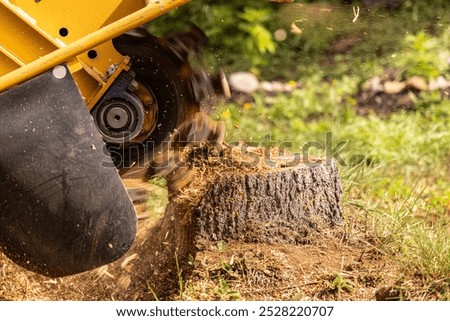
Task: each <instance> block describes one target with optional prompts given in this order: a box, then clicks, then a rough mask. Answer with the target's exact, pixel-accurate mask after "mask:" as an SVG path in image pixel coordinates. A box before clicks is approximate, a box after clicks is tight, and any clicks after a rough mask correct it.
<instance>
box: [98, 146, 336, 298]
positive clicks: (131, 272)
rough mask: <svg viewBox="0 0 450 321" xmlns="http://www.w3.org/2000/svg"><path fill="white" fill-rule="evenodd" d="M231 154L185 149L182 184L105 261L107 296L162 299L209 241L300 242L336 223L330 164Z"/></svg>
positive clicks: (332, 172) (231, 152) (176, 284)
mask: <svg viewBox="0 0 450 321" xmlns="http://www.w3.org/2000/svg"><path fill="white" fill-rule="evenodd" d="M202 153H203V152H201V153H199V154H202ZM233 153H234V151H233V150H231V151H230V153H228V155H222V156H219V157H209V156H208V157H207V159H206V160H205V159H202V160H201V161H199V160H198V159H197V160H195V159H196V157H197V156H198V155H197V154H196V155H194V157H192V155H191V158H190V162H188V163H189V166H190V168H194V171H187V172H189V181H190V183H189V184H188V185H187V186H186V187H185V188H183V189H181V190H180V191H176V192H172V193H171V194H170V203H169V205H168V206H167V208H166V211H165V214H164V216H163V217H162V218H161V219H160V220H159V221H157V222H153V223H146V222H141V226H140V227H139V234H138V238H137V240H136V242H135V245H134V246H133V247H132V249H131V250H130V252H129V254H128V255H127V256H126V257H125V258H124V259H122V260H120V261H119V262H116V263H114V264H111V265H110V266H109V267H108V271H107V274H108V275H112V276H113V277H114V279H111V281H110V285H107V284H106V288H107V289H106V290H107V291H109V293H110V296H111V297H112V298H114V299H117V300H141V299H144V300H152V299H155V298H159V299H161V298H167V297H168V296H169V295H170V294H172V293H173V292H174V290H177V289H179V285H180V283H179V282H180V280H181V277H182V275H183V274H185V273H189V267H190V265H189V264H188V263H189V260H190V259H192V258H193V257H194V256H195V253H196V251H198V250H199V249H201V248H203V247H205V246H208V244H211V243H210V242H217V241H220V240H224V241H228V240H240V241H243V242H260V243H261V242H264V243H291V244H301V243H304V242H306V241H307V239H308V237H309V236H310V234H311V233H313V232H317V231H320V230H321V229H322V228H324V227H329V226H335V225H339V224H341V222H342V209H341V205H340V197H341V193H342V190H341V184H340V179H339V175H338V170H337V167H336V165H335V164H334V163H333V162H328V163H327V162H325V161H320V160H316V161H315V162H314V164H310V166H308V165H306V164H303V163H300V164H295V165H293V166H292V165H291V164H289V163H292V161H293V159H291V158H289V159H290V160H289V161H288V162H286V161H285V159H284V158H283V161H281V162H279V161H276V162H272V160H271V166H267V165H265V160H264V159H262V160H260V161H259V162H258V164H255V163H254V162H253V163H251V164H252V166H248V165H249V164H250V163H248V162H245V161H242V159H241V158H240V157H238V158H237V159H236V157H234V156H233ZM225 154H227V153H225ZM203 156H204V153H203ZM203 156H202V157H203ZM197 158H198V157H197ZM193 159H194V161H193ZM275 160H276V158H275ZM273 164H276V165H275V166H274V165H273ZM97 277H98V276H97Z"/></svg>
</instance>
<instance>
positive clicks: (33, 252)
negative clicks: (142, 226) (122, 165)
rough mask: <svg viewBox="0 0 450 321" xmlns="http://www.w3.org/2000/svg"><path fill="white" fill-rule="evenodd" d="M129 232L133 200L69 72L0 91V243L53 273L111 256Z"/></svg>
mask: <svg viewBox="0 0 450 321" xmlns="http://www.w3.org/2000/svg"><path fill="white" fill-rule="evenodd" d="M65 68H66V67H65ZM66 71H67V69H66ZM63 74H64V73H63ZM135 234H136V215H135V211H134V208H133V205H132V203H131V201H130V199H129V197H128V195H127V193H126V190H125V188H124V187H123V184H122V182H121V180H120V177H119V175H118V172H117V170H116V168H115V167H114V166H112V162H111V159H110V157H109V154H108V153H107V151H106V148H105V146H104V143H103V141H102V139H101V136H100V134H99V133H98V131H97V129H96V127H95V124H94V121H93V120H92V118H91V116H90V114H89V112H88V110H87V108H86V105H85V103H84V101H83V100H82V98H81V95H80V92H79V90H78V88H77V86H76V84H75V82H74V80H73V78H72V76H71V74H70V72H68V71H67V74H66V75H65V76H64V78H62V79H57V78H55V77H54V76H53V73H52V71H48V72H46V73H44V74H42V75H40V76H38V77H36V78H34V79H32V80H30V81H28V82H26V83H24V84H21V85H19V86H16V87H14V88H13V89H11V90H9V91H7V92H4V93H2V94H1V95H0V248H1V250H2V251H3V252H4V253H5V254H6V255H7V256H8V257H9V258H10V259H11V260H12V261H14V262H16V263H17V264H19V265H21V266H23V267H25V268H27V269H29V270H31V271H34V272H37V273H39V274H44V275H47V276H50V277H59V276H66V275H70V274H75V273H79V272H83V271H86V270H90V269H93V268H95V267H98V266H101V265H104V264H107V263H110V262H112V261H115V260H116V259H118V258H120V257H121V256H122V255H123V254H124V253H125V252H126V251H127V250H128V249H129V248H130V246H131V245H132V243H133V241H134V238H135Z"/></svg>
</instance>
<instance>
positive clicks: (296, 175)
mask: <svg viewBox="0 0 450 321" xmlns="http://www.w3.org/2000/svg"><path fill="white" fill-rule="evenodd" d="M341 193H342V190H341V184H340V179H339V175H338V171H337V168H336V166H335V165H333V164H329V165H326V164H325V163H324V164H320V165H316V166H309V167H308V166H306V165H301V166H297V167H290V168H283V169H276V170H273V171H263V172H257V173H249V174H245V175H242V174H234V173H229V174H227V175H225V176H222V177H220V178H219V179H218V180H217V181H216V182H215V183H214V184H213V185H212V186H211V188H210V189H208V191H207V192H206V194H205V195H204V196H203V198H202V199H201V201H200V204H199V205H198V206H197V207H196V209H195V216H196V234H197V235H198V236H200V237H201V238H204V239H206V240H212V241H218V240H230V239H233V240H241V241H245V242H266V243H277V242H283V243H297V244H298V243H303V242H304V241H305V237H306V236H307V235H308V234H309V232H310V231H311V230H317V229H318V228H319V227H320V226H321V225H322V224H324V223H325V224H326V225H336V224H340V223H341V222H342V209H341V205H340V197H341Z"/></svg>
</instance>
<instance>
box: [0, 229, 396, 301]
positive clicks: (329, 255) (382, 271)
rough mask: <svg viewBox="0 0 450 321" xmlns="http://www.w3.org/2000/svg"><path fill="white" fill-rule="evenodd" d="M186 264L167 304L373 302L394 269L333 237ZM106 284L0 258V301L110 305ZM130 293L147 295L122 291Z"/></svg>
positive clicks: (242, 248)
mask: <svg viewBox="0 0 450 321" xmlns="http://www.w3.org/2000/svg"><path fill="white" fill-rule="evenodd" d="M192 265H193V271H192V273H191V274H190V275H188V276H185V277H184V278H185V279H184V281H185V284H184V291H183V292H182V294H180V291H175V293H173V295H172V296H170V297H169V298H167V299H171V300H234V299H240V300H374V299H375V293H376V291H377V290H379V289H381V288H389V287H391V286H393V283H392V282H393V281H394V279H395V268H394V267H392V266H389V264H388V262H387V261H386V260H385V259H384V257H383V255H382V254H381V253H379V252H378V251H376V250H375V249H373V248H371V247H370V246H368V245H367V244H364V243H362V242H358V241H357V240H346V239H345V236H344V234H343V233H342V232H341V231H337V230H334V231H328V232H324V233H322V235H316V236H315V237H314V240H312V241H311V243H310V244H306V245H299V246H295V245H289V244H272V245H267V244H249V243H238V242H232V243H226V244H223V243H220V242H219V243H217V244H212V243H211V244H209V246H208V247H207V248H205V249H204V250H202V251H199V252H198V253H197V255H196V258H195V261H193V262H192ZM111 281H113V282H112V283H113V284H114V283H120V280H114V276H113V275H111V274H109V273H108V272H107V270H105V268H99V269H97V270H96V271H94V272H88V273H85V274H82V275H78V276H71V277H65V278H57V279H50V278H46V277H43V276H39V275H36V274H33V273H31V272H29V271H26V270H24V269H22V268H21V267H19V266H17V265H15V264H14V263H12V262H11V261H9V260H8V259H7V258H6V257H5V256H4V255H3V254H0V299H1V300H53V301H59V300H113V299H114V297H110V296H108V293H110V292H109V291H106V289H102V288H103V287H105V286H110V284H111ZM117 286H118V287H120V286H119V284H117ZM130 290H131V291H136V292H139V291H142V292H148V291H149V289H146V288H141V289H137V288H134V289H127V290H124V291H130ZM141 295H142V293H135V296H137V297H140V296H141Z"/></svg>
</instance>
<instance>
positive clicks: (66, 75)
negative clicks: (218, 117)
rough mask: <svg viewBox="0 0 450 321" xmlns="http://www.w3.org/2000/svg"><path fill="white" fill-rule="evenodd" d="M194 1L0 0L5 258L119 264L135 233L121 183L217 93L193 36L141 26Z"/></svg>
mask: <svg viewBox="0 0 450 321" xmlns="http://www.w3.org/2000/svg"><path fill="white" fill-rule="evenodd" d="M187 2H189V0H153V1H152V0H108V1H94V0H77V1H58V0H0V249H1V251H2V252H3V253H4V254H5V255H6V256H8V257H9V258H10V259H11V260H12V261H14V262H15V263H17V264H19V265H21V266H22V267H25V268H26V269H29V270H31V271H34V272H36V273H39V274H43V275H47V276H50V277H59V276H66V275H71V274H75V273H79V272H83V271H87V270H90V269H93V268H96V267H99V266H101V265H105V264H108V263H110V262H113V261H115V260H117V259H118V258H120V257H121V256H122V255H124V253H125V252H126V251H127V250H128V249H129V248H130V246H131V245H132V243H133V241H134V238H135V234H136V224H137V223H136V213H135V210H134V208H133V205H132V202H131V200H130V197H129V195H128V194H127V191H126V189H125V187H124V185H123V182H122V180H121V174H122V173H125V172H126V169H127V168H129V167H130V166H131V164H133V163H135V162H136V161H137V160H138V159H139V157H141V156H142V155H143V154H147V155H148V154H151V150H152V149H154V148H156V147H157V146H158V145H159V144H161V143H162V142H163V141H164V140H165V138H166V137H167V136H168V135H169V134H170V133H171V132H172V131H173V130H174V129H176V128H177V126H178V125H180V124H181V123H182V122H183V121H185V120H187V119H189V117H193V115H194V114H195V113H196V112H197V111H198V110H199V105H200V101H201V100H202V99H203V98H204V97H206V96H208V95H210V91H211V90H212V91H215V90H216V88H219V87H220V86H219V85H216V84H218V83H220V82H221V79H222V80H223V76H222V75H220V76H219V77H216V78H215V79H211V78H209V77H208V76H207V75H206V73H205V72H195V71H194V70H193V69H192V68H191V65H190V64H189V63H188V56H189V54H190V53H192V52H197V51H198V50H199V48H200V47H201V45H203V44H204V43H205V41H206V37H205V35H204V34H203V33H202V32H201V31H200V30H199V29H197V28H196V27H192V29H191V30H190V31H188V32H186V33H183V34H181V33H179V34H175V35H172V36H167V37H165V38H156V37H154V36H152V35H150V34H149V33H148V32H147V29H146V28H145V27H142V26H144V25H145V24H146V23H148V22H149V21H151V20H153V19H155V18H157V17H159V16H161V15H163V14H165V13H166V12H168V11H171V10H173V9H176V8H177V7H179V6H181V5H184V4H185V3H187Z"/></svg>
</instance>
